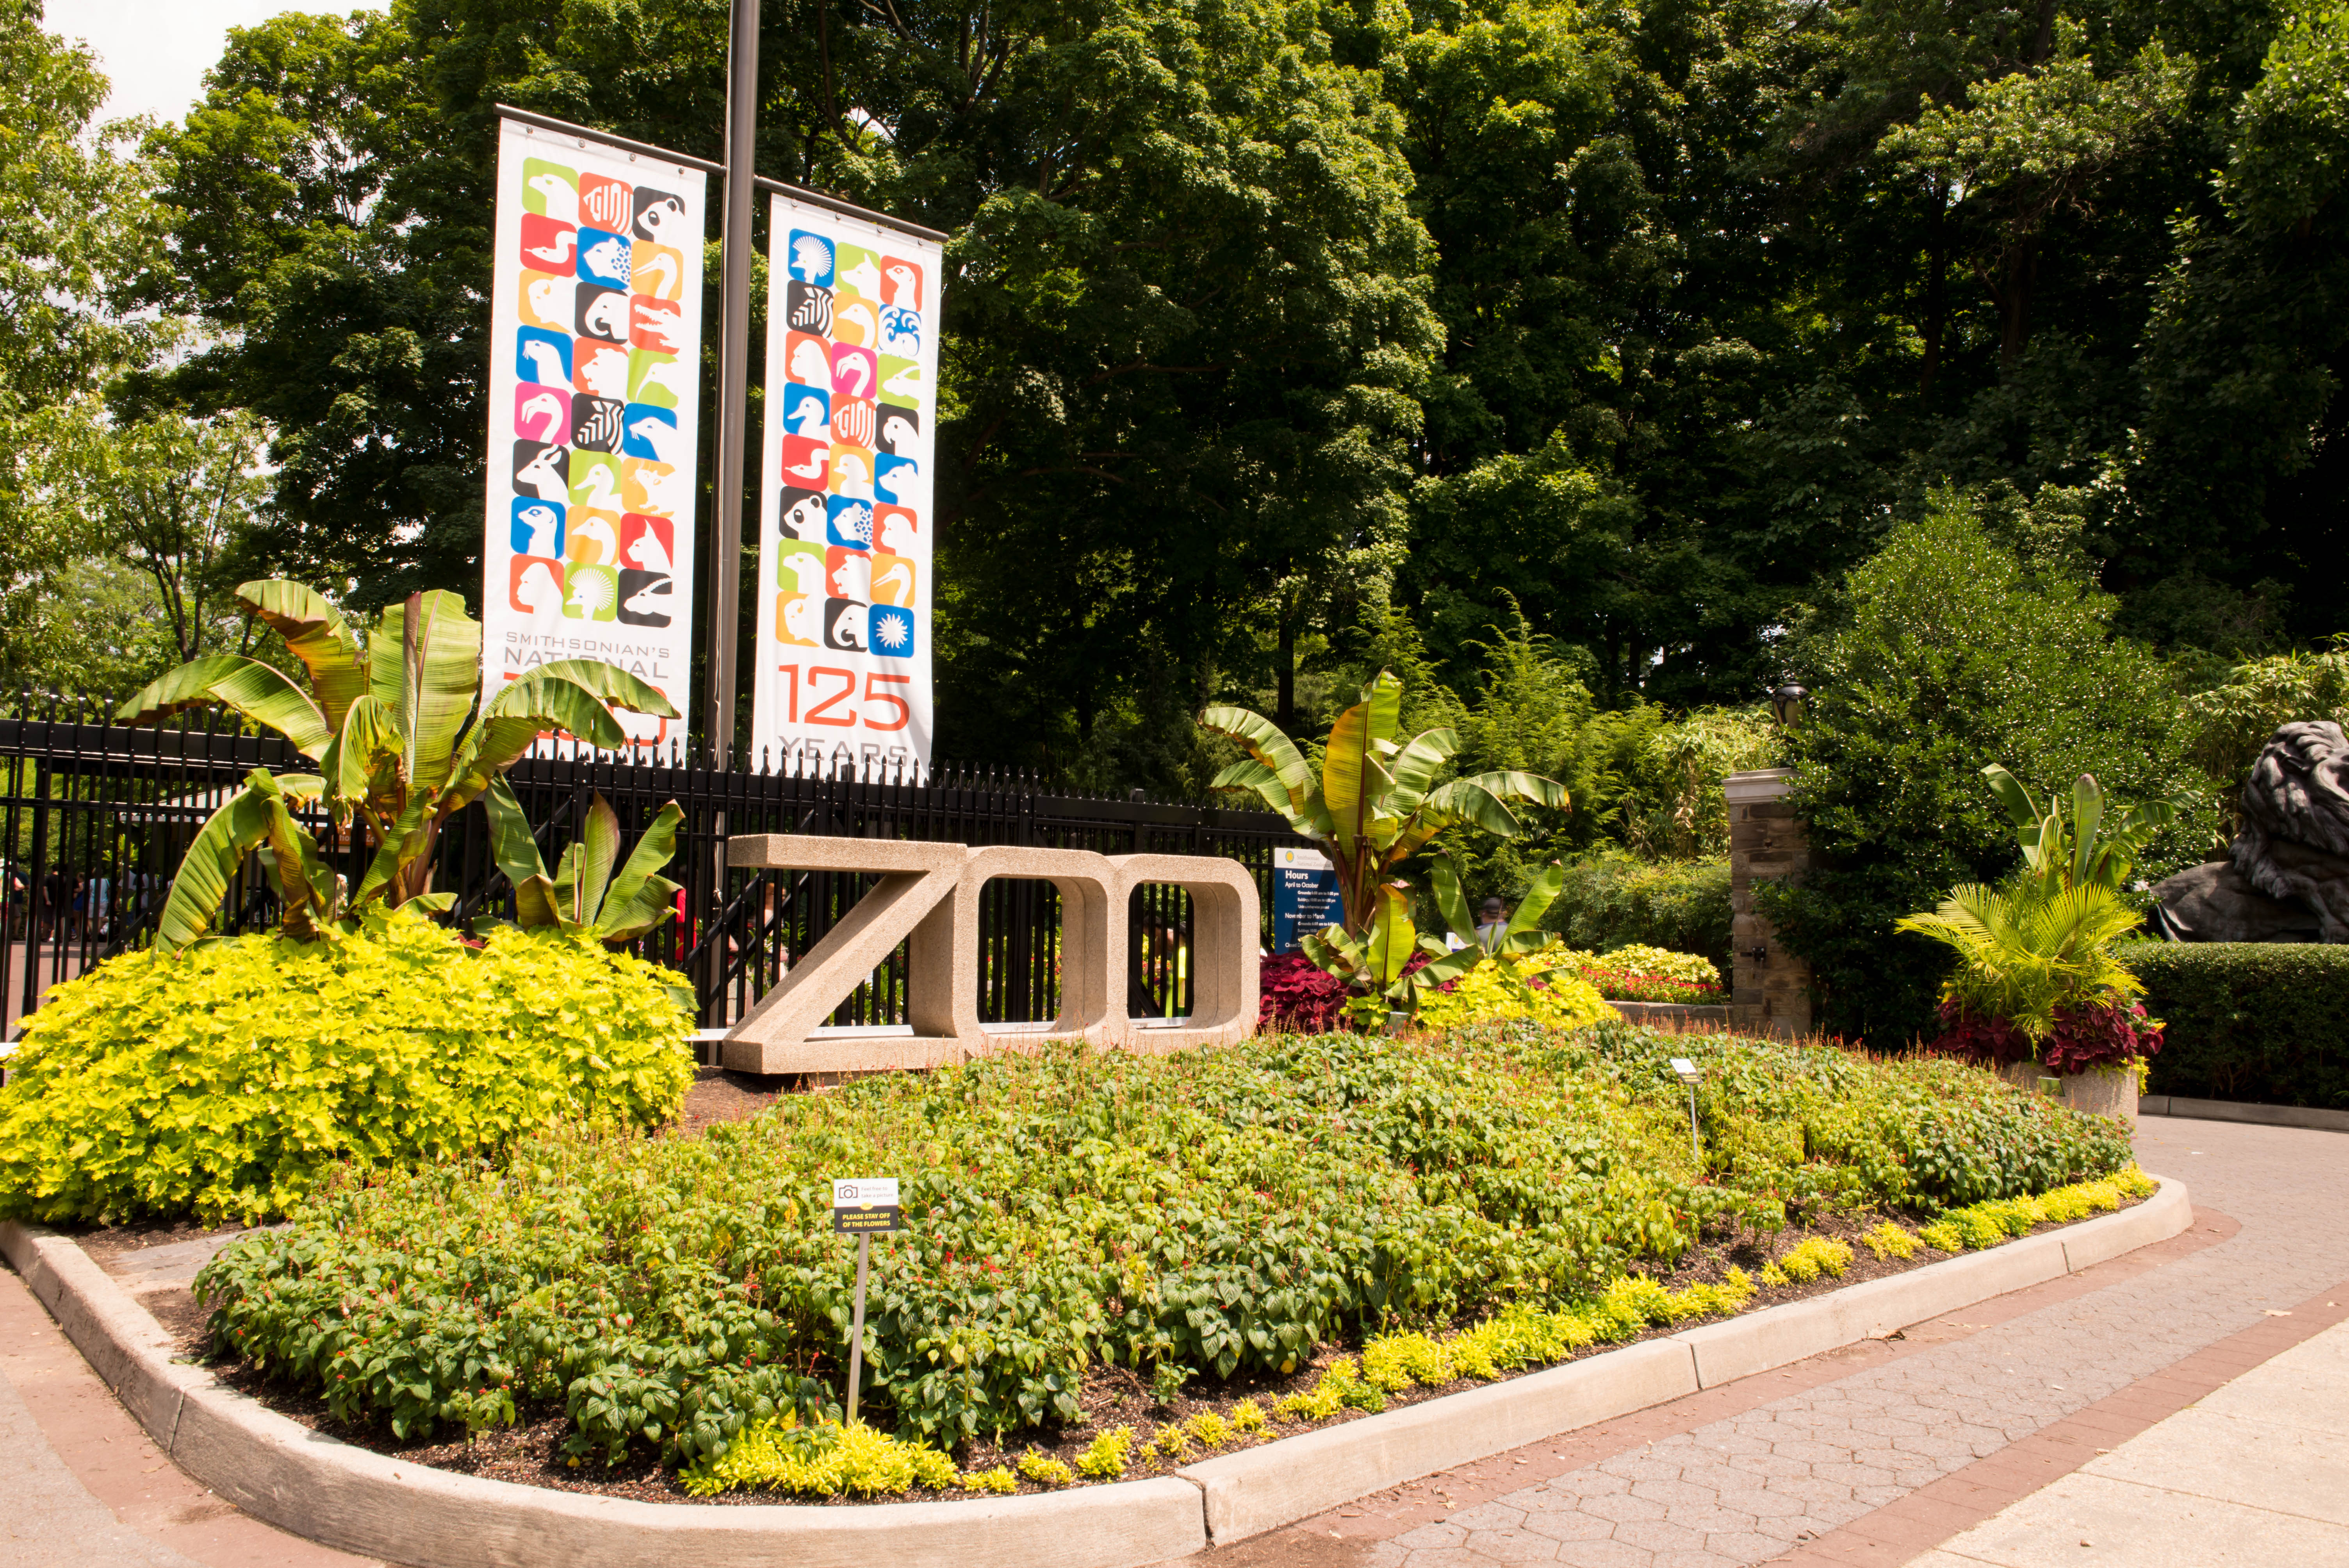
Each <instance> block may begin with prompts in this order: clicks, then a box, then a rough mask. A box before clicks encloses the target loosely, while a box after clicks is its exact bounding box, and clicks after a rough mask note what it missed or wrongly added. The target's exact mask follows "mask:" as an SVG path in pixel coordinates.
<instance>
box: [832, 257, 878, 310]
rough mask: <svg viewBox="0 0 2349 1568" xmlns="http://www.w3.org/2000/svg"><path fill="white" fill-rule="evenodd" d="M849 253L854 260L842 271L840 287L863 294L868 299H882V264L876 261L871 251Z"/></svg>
mask: <svg viewBox="0 0 2349 1568" xmlns="http://www.w3.org/2000/svg"><path fill="white" fill-rule="evenodd" d="M848 254H849V255H850V256H851V257H852V258H853V259H852V260H851V261H850V263H849V264H848V265H847V266H845V267H843V268H842V269H841V270H840V276H839V286H840V287H842V288H844V289H854V290H855V291H856V292H857V293H858V294H863V295H864V297H865V298H866V299H879V298H880V297H881V267H880V263H877V262H875V261H874V259H873V253H872V252H870V251H859V250H852V251H850V252H848Z"/></svg>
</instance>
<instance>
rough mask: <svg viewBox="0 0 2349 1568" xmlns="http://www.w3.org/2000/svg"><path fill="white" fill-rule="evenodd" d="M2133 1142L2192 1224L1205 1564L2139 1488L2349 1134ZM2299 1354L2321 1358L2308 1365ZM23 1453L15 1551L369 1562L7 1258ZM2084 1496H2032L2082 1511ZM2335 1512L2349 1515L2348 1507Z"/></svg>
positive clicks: (2347, 1272)
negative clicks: (289, 1519) (302, 1513)
mask: <svg viewBox="0 0 2349 1568" xmlns="http://www.w3.org/2000/svg"><path fill="white" fill-rule="evenodd" d="M2137 1147H2138V1152H2139V1157H2140V1159H2141V1160H2142V1161H2143V1162H2144V1164H2145V1166H2146V1168H2147V1169H2148V1170H2151V1171H2159V1172H2161V1173H2164V1174H2175V1175H2178V1176H2180V1177H2182V1178H2184V1179H2185V1180H2186V1181H2188V1182H2189V1184H2190V1185H2191V1187H2192V1189H2193V1194H2194V1198H2195V1200H2196V1203H2197V1205H2198V1214H2197V1220H2196V1224H2195V1227H2194V1229H2193V1230H2192V1231H2190V1232H2189V1233H2187V1234H2186V1235H2183V1236H2180V1237H2178V1238H2176V1239H2175V1240H2172V1241H2169V1242H2165V1243H2159V1244H2158V1245H2157V1246H2153V1247H2147V1248H2144V1249H2141V1250H2140V1251H2138V1252H2137V1253H2131V1254H2129V1255H2128V1256H2127V1257H2125V1258H2119V1259H2116V1260H2114V1261H2113V1262H2112V1263H2109V1264H2100V1265H2098V1266H2097V1267H2096V1268H2094V1269H2090V1270H2087V1271H2085V1272H2084V1273H2082V1274H2074V1275H2069V1276H2066V1277H2065V1278H2064V1279H2060V1280H2054V1281H2050V1282H2048V1283H2047V1284H2043V1285H2038V1286H2034V1287H2033V1288H2032V1289H2030V1290H2026V1291H2019V1292H2016V1293H2014V1294H2013V1295H2008V1296H2002V1297H2000V1298H1998V1299H1997V1300H1996V1301H1992V1302H1985V1303H1982V1304H1981V1305H1977V1306H1975V1307H1972V1308H1970V1309H1968V1310H1967V1311H1965V1312H1962V1313H1958V1314H1954V1315H1951V1317H1949V1318H1944V1319H1941V1320H1939V1321H1937V1322H1935V1323H1932V1324H1928V1325H1920V1326H1917V1327H1915V1328H1913V1329H1912V1330H1910V1331H1909V1334H1908V1335H1907V1336H1905V1338H1903V1339H1901V1340H1899V1341H1892V1342H1871V1343H1868V1344H1866V1345H1861V1346H1850V1347H1847V1349H1845V1350H1841V1351H1837V1352H1834V1353H1831V1354H1829V1355H1826V1356H1821V1357H1813V1358H1812V1359H1811V1360H1809V1361H1806V1362H1804V1363H1802V1364H1800V1365H1799V1366H1796V1367H1787V1368H1785V1369H1783V1370H1781V1371H1778V1372H1774V1373H1768V1374H1764V1375H1763V1376H1761V1377H1751V1378H1747V1379H1745V1380H1744V1381H1743V1382H1739V1383H1732V1384H1727V1385H1724V1386H1723V1387H1720V1388H1714V1389H1708V1390H1706V1391H1705V1392H1703V1393H1702V1394H1697V1395H1692V1396H1691V1397H1690V1398H1685V1399H1679V1400H1675V1401H1673V1402H1672V1403H1671V1404H1668V1405H1663V1406H1659V1407H1658V1408H1655V1409H1653V1410H1647V1411H1642V1412H1640V1413H1639V1414H1637V1415H1634V1416H1630V1417H1626V1418H1622V1419H1620V1420H1617V1421H1609V1422H1604V1423H1601V1424H1600V1425H1599V1426H1596V1427H1591V1428H1588V1429H1583V1430H1581V1431H1578V1432H1574V1433H1570V1434H1568V1435H1567V1436H1565V1437H1563V1438H1559V1439H1552V1440H1550V1441H1547V1442H1543V1443H1538V1444H1535V1445H1532V1446H1530V1447H1528V1448H1526V1449H1520V1450H1518V1451H1517V1452H1516V1453H1514V1454H1503V1455H1500V1456H1498V1457H1497V1458H1495V1459H1493V1460H1486V1461H1484V1462H1483V1463H1481V1464H1478V1465H1475V1466H1470V1467H1465V1468H1464V1469H1463V1470H1456V1471H1451V1472H1447V1473H1445V1474H1443V1475H1439V1476H1434V1477H1430V1478H1428V1479H1427V1480H1424V1481H1421V1482H1416V1483H1413V1485H1411V1486H1408V1487H1404V1488H1401V1489H1398V1490H1397V1491H1393V1492H1389V1493H1382V1494H1380V1495H1378V1496H1375V1497H1371V1498H1367V1499H1364V1500H1362V1501H1361V1502H1359V1503H1355V1504H1352V1505H1350V1506H1348V1507H1346V1508H1342V1509H1340V1510H1338V1511H1335V1512H1333V1513H1331V1514H1330V1515H1327V1516H1324V1517H1322V1518H1319V1519H1316V1520H1310V1521H1308V1522H1304V1523H1303V1524H1300V1525H1298V1526H1294V1527H1291V1528H1290V1529H1288V1530H1283V1531H1278V1532H1273V1533H1272V1534H1269V1535H1267V1536H1262V1537H1259V1538H1257V1540H1255V1541H1250V1542H1240V1543H1238V1544H1237V1545H1236V1546H1232V1547H1226V1548H1222V1549H1218V1550H1216V1551H1212V1552H1208V1553H1201V1554H1200V1555H1199V1556H1197V1557H1195V1558H1192V1559H1188V1560H1186V1562H1187V1563H1188V1564H1189V1568H1254V1565H1257V1564H1266V1565H1269V1564H1276V1563H1277V1564H1282V1565H1284V1568H1286V1565H1296V1568H1309V1565H1312V1564H1328V1565H1331V1568H1485V1565H1486V1564H1496V1563H1550V1562H1556V1563H1577V1564H1587V1565H1590V1568H1618V1565H1620V1568H1742V1565H1744V1564H1753V1563H1784V1564H1785V1565H1786V1568H1826V1565H1829V1564H1833V1565H1837V1568H1847V1565H1855V1564H1863V1563H1866V1564H1881V1565H1883V1568H1895V1565H1898V1564H1901V1563H1911V1562H1917V1561H1918V1560H1919V1559H1920V1555H1921V1554H1923V1553H1928V1552H1930V1551H1931V1550H1933V1549H1934V1548H1937V1547H1941V1548H1944V1549H1945V1554H1944V1555H1943V1556H1942V1557H1940V1558H1935V1559H1930V1560H1928V1561H1930V1563H1932V1565H1933V1568H1958V1565H1960V1564H1964V1563H1967V1561H1968V1560H1967V1559H1966V1558H1963V1557H1958V1558H1951V1557H1950V1556H1948V1555H1947V1552H1948V1551H1953V1550H1954V1549H1955V1548H1956V1546H1957V1545H1958V1544H1959V1539H1953V1538H1961V1539H1962V1541H1965V1542H1973V1541H1975V1540H1976V1536H1977V1535H1978V1534H1979V1532H1976V1535H1964V1534H1962V1532H1967V1531H1968V1530H1969V1529H1970V1528H1971V1527H1973V1526H1975V1525H1978V1524H1980V1523H1982V1522H1983V1521H1985V1520H1990V1519H1992V1517H1993V1516H1998V1515H2000V1511H2001V1510H2002V1509H2005V1508H2006V1507H2007V1506H2008V1505H2009V1504H2012V1503H2015V1502H2017V1501H2020V1500H2023V1499H2026V1498H2033V1494H2037V1493H2040V1492H2041V1491H2042V1489H2045V1488H2049V1487H2050V1486H2051V1485H2052V1484H2054V1483H2061V1484H2062V1485H2063V1486H2064V1487H2066V1488H2072V1487H2080V1486H2086V1485H2089V1484H2091V1483H2092V1482H2093V1484H2095V1485H2105V1484H2107V1483H2109V1484H2124V1483H2126V1482H2127V1479H2128V1478H2127V1476H2118V1475H2106V1473H2105V1471H2104V1470H2101V1469H2098V1470H2091V1471H2089V1472H2088V1474H2087V1475H2085V1476H2077V1477H2075V1471H2080V1470H2082V1468H2083V1466H2085V1465H2088V1464H2089V1463H2090V1462H2091V1461H2095V1460H2098V1457H2099V1455H2100V1454H2101V1453H2103V1452H2104V1451H2105V1450H2108V1449H2109V1450H2118V1451H2119V1452H2120V1453H2126V1454H2127V1455H2129V1456H2131V1457H2130V1459H2129V1460H2127V1461H2126V1463H2127V1465H2129V1466H2136V1465H2137V1458H2136V1457H2135V1456H2137V1455H2139V1454H2142V1453H2144V1452H2148V1451H2158V1450H2154V1449H2136V1448H2132V1447H2131V1446H2130V1439H2134V1438H2137V1434H2139V1433H2147V1432H2148V1429H2151V1432H2150V1433H2149V1435H2151V1434H2161V1433H2169V1432H2175V1431H2177V1430H2193V1428H2192V1427H2191V1425H2190V1423H2189V1426H2187V1427H2184V1428H2170V1427H2168V1426H2167V1425H2166V1424H2162V1423H2164V1418H2168V1417H2171V1416H2172V1415H2174V1414H2175V1413H2176V1412H2177V1411H2178V1410H2179V1409H2181V1408H2183V1407H2185V1406H2187V1405H2189V1404H2190V1403H2192V1402H2193V1401H2195V1400H2197V1399H2200V1398H2204V1397H2205V1396H2208V1395H2209V1394H2211V1393H2212V1392H2213V1391H2214V1390H2216V1389H2219V1388H2220V1387H2223V1386H2225V1385H2226V1384H2228V1383H2229V1382H2230V1379H2234V1378H2237V1377H2241V1376H2242V1375H2243V1374H2245V1373H2246V1372H2249V1371H2250V1370H2251V1369H2252V1368H2253V1367H2259V1366H2261V1364H2263V1363H2266V1362H2268V1361H2269V1360H2270V1359H2271V1358H2272V1357H2276V1356H2278V1355H2279V1353H2283V1352H2289V1351H2291V1350H2292V1346H2298V1345H2302V1342H2304V1341H2310V1339H2311V1336H2312V1335H2313V1333H2315V1332H2316V1331H2318V1330H2321V1329H2323V1328H2325V1327H2327V1326H2331V1325H2332V1324H2334V1323H2337V1322H2341V1321H2344V1320H2349V1137H2344V1135H2343V1134H2340V1133H2333V1132H2317V1131H2303V1130H2293V1129H2278V1128H2261V1127H2249V1126H2238V1125H2229V1124H2222V1123H2218V1122H2202V1121H2184V1120H2166V1119H2148V1120H2147V1121H2146V1122H2145V1123H2144V1124H2143V1126H2142V1129H2141V1130H2140V1132H2139V1134H2138V1139H2137ZM2340 1344H2341V1336H2337V1335H2336V1336H2333V1337H2332V1338H2329V1339H2326V1340H2324V1341H2323V1342H2322V1348H2321V1349H2311V1350H2310V1352H2309V1355H2310V1356H2312V1357H2313V1356H2320V1355H2333V1356H2334V1357H2340V1356H2341V1355H2342V1352H2341V1351H2340V1350H2339V1349H2337V1348H2334V1347H2336V1346H2340ZM2305 1364H2306V1365H2309V1366H2314V1365H2316V1363H2315V1362H2314V1361H2306V1362H2305ZM2290 1365H2291V1367H2293V1368H2294V1369H2295V1370H2294V1372H2293V1373H2292V1375H2293V1376H2299V1375H2301V1374H2300V1373H2299V1372H2298V1371H2297V1369H2298V1368H2299V1367H2302V1365H2303V1361H2297V1360H2296V1361H2294V1362H2292V1363H2291V1364H2290ZM2327 1365H2330V1364H2329V1363H2328V1364H2327ZM2344 1382H2349V1373H2344ZM2333 1408H2336V1409H2337V1408H2340V1407H2339V1405H2338V1403H2337V1402H2336V1403H2335V1405H2334V1406H2333ZM2232 1418H2233V1419H2236V1420H2239V1421H2240V1420H2242V1419H2245V1418H2246V1417H2245V1416H2244V1415H2243V1414H2242V1413H2241V1412H2240V1410H2238V1411H2236V1413H2235V1414H2234V1415H2233V1417H2232ZM2159 1440H2161V1441H2169V1440H2170V1439H2168V1437H2162V1438H2160V1439H2159ZM2116 1457H2117V1456H2116ZM2336 1468H2337V1467H2336ZM2138 1473H2140V1472H2139V1470H2136V1469H2131V1470H2129V1474H2130V1475H2136V1474H2138ZM0 1474H5V1475H7V1476H8V1477H9V1478H10V1485H9V1487H8V1490H7V1491H6V1492H5V1494H0V1568H16V1565H17V1564H19V1563H22V1564H34V1563H39V1564H44V1565H47V1564H52V1563H68V1564H71V1565H73V1568H112V1565H114V1564H118V1563H119V1564H138V1565H141V1568H144V1565H147V1564H156V1565H159V1568H187V1565H189V1564H192V1563H203V1564H208V1565H212V1568H232V1565H233V1568H243V1565H246V1564H253V1565H256V1568H279V1565H282V1568H367V1565H365V1564H362V1563H360V1562H359V1560H357V1559H356V1558H352V1557H349V1556H347V1555H345V1554H343V1553H336V1552H332V1551H329V1550H327V1549H326V1548H324V1547H320V1546H316V1545H313V1544H311V1543H309V1542H302V1541H299V1540H296V1539H295V1538H294V1537H292V1536H288V1535H285V1534H283V1533H281V1532H276V1531H274V1530H270V1529H269V1528H267V1527H266V1526H264V1525H262V1524H260V1523H258V1522H255V1521H254V1520H252V1519H250V1518H248V1517H246V1516H245V1515H243V1514H242V1513H239V1512H238V1511H235V1510H234V1509H233V1508H231V1507H229V1506H228V1505H226V1504H224V1503H222V1502H221V1501H219V1500H218V1499H215V1498H212V1497H211V1496H209V1495H208V1494H207V1493H206V1492H205V1491H203V1489H202V1487H200V1486H198V1485H196V1484H195V1483H194V1482H192V1481H191V1480H188V1479H187V1478H186V1477H185V1476H183V1475H182V1474H181V1472H180V1471H179V1470H176V1469H174V1468H172V1467H171V1465H170V1464H169V1463H168V1462H166V1461H165V1460H163V1459H162V1457H161V1456H160V1454H159V1453H158V1452H157V1451H156V1450H155V1449H154V1448H153V1447H152V1446H151V1445H150V1444H149V1443H148V1442H147V1440H146V1439H145V1437H144V1435H143V1434H142V1433H140V1431H139V1430H138V1429H137V1428H136V1427H135V1425H134V1424H133V1423H132V1422H131V1420H130V1418H129V1416H128V1415H127V1414H126V1413H125V1412H124V1411H123V1410H122V1408H121V1407H120V1406H119V1405H118V1404H116V1403H115V1402H114V1400H113V1398H112V1397H111V1396H110V1395H109V1394H108V1393H107V1392H106V1391H105V1389H104V1388H103V1387H102V1386H100V1385H99V1384H98V1381H97V1379H96V1377H94V1376H93V1375H92V1374H91V1373H90V1372H89V1371H88V1367H85V1366H84V1365H83V1364H82V1362H81V1360H80V1358H79V1357H78V1356H77V1355H75V1353H74V1352H73V1349H72V1347H71V1346H69V1345H68V1344H67V1342H66V1341H65V1339H64V1337H63V1336H62V1335H60V1334H59V1333H58V1332H57V1327H56V1326H55V1325H54V1324H53V1323H51V1322H50V1321H49V1318H48V1315H47V1313H46V1312H44V1311H43V1310H42V1309H41V1308H40V1306H39V1305H38V1304H36V1303H35V1302H34V1301H33V1300H32V1298H31V1297H30V1295H27V1294H26V1291H25V1289H24V1286H23V1284H22V1283H21V1282H20V1281H19V1280H18V1279H17V1278H16V1275H15V1274H12V1273H7V1272H5V1271H0ZM2067 1477H2073V1478H2074V1479H2073V1480H2065V1478H2067ZM2189 1490H2190V1489H2189ZM2214 1495H2215V1494H2214ZM2074 1496H2075V1493H2074V1492H2073V1491H2051V1492H2048V1493H2047V1494H2046V1495H2045V1496H2044V1497H2041V1498H2036V1499H2034V1500H2033V1502H2031V1503H2028V1504H2026V1505H2025V1506H2026V1507H2034V1506H2035V1507H2064V1506H2071V1503H2070V1501H2069V1500H2071V1499H2072V1498H2073V1497H2074ZM2333 1496H2334V1497H2335V1500H2336V1501H2339V1500H2340V1489H2339V1488H2338V1486H2337V1485H2336V1491H2335V1492H2334V1494H2333ZM2213 1506H2216V1505H2215V1504H2214V1505H2213ZM2147 1507H2148V1508H2156V1507H2158V1503H2156V1504H2147ZM2014 1517H2017V1518H2023V1517H2036V1516H2029V1515H2022V1514H2018V1515H2016V1516H2014ZM2051 1517H2052V1516H2051ZM2327 1517H2331V1518H2335V1519H2339V1520H2342V1521H2344V1522H2349V1507H2344V1508H2343V1509H2338V1510H2336V1511H2335V1512H2334V1513H2333V1514H2330V1515H2327ZM2065 1528H2067V1529H2068V1528H2069V1526H2068V1525H2066V1526H2065ZM2092 1538H2093V1537H2092ZM2072 1539H2074V1540H2076V1539H2079V1537H2077V1536H2075V1537H2073V1538H2072ZM2313 1549H2314V1542H2307V1543H2302V1544H2301V1545H2297V1546H2296V1548H2295V1550H2296V1551H2299V1552H2300V1555H2298V1556H2295V1557H2292V1558H2290V1559H2288V1560H2290V1561H2293V1562H2296V1563H2298V1562H2306V1563H2330V1562H2333V1561H2334V1559H2332V1558H2327V1557H2323V1556H2320V1555H2314V1554H2312V1553H2313ZM1967 1550H1968V1551H1970V1552H1971V1551H1975V1550H1976V1548H1975V1547H1972V1546H1969V1547H1967ZM1982 1550H1983V1551H1987V1550H1988V1548H1982ZM2069 1550H2070V1552H2071V1553H2078V1555H2077V1556H2076V1557H2075V1556H2068V1555H2066V1556H2064V1557H2063V1560H2064V1562H2065V1563H2075V1562H2076V1563H2083V1564H2085V1563H2094V1562H2096V1561H2098V1559H2097V1558H2096V1557H2095V1555H2093V1549H2083V1548H2080V1547H2078V1546H2073V1547H2071V1548H2070V1549H2069ZM2058 1555H2063V1554H2060V1553H2059V1554H2058ZM2265 1560H2267V1561H2274V1560H2276V1559H2274V1558H2273V1557H2269V1558H2267V1559H2265ZM1974 1561H1980V1562H1989V1563H2009V1562H2010V1561H2013V1562H2014V1563H2024V1562H2026V1561H2027V1562H2028V1563H2032V1564H2035V1563H2038V1562H2039V1561H2041V1559H2039V1558H2031V1559H2028V1560H2025V1559H2022V1558H2013V1559H2010V1558H2007V1557H1999V1556H1995V1555H1992V1556H1981V1555H1977V1557H1976V1558H1975V1559H1974ZM2103 1561H2106V1562H2122V1561H2130V1560H2129V1559H2127V1558H2124V1557H2117V1556H2107V1557H2106V1558H2104V1559H2103ZM2138 1561H2143V1562H2145V1563H2147V1568H2154V1564H2155V1563H2156V1562H2157V1561H2158V1560H2153V1559H2140V1560H2138ZM2214 1561H2217V1560H2214ZM1919 1568H1925V1563H1919Z"/></svg>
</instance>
